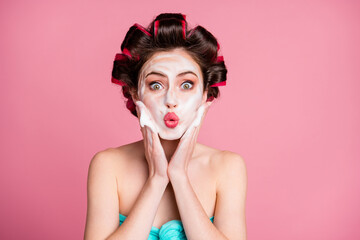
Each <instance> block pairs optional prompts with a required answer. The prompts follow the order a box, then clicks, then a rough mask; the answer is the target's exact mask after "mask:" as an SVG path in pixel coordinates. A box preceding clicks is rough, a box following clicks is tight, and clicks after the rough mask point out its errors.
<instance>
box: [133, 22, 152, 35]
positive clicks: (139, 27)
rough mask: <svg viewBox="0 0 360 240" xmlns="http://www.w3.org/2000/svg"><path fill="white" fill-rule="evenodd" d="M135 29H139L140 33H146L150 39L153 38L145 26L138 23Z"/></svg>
mask: <svg viewBox="0 0 360 240" xmlns="http://www.w3.org/2000/svg"><path fill="white" fill-rule="evenodd" d="M134 26H135V27H137V28H138V29H139V30H140V31H142V32H143V33H145V34H146V35H148V36H149V37H151V33H149V32H148V31H147V30H146V29H145V28H144V27H143V26H141V25H140V24H138V23H135V24H134Z"/></svg>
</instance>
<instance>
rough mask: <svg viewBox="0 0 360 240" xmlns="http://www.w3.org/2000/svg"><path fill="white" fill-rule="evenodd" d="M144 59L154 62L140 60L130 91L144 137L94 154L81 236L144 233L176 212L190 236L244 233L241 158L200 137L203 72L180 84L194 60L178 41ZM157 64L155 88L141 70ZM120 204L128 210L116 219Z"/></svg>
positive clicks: (205, 106) (206, 105) (204, 105)
mask: <svg viewBox="0 0 360 240" xmlns="http://www.w3.org/2000/svg"><path fill="white" fill-rule="evenodd" d="M149 61H153V62H152V64H154V65H152V64H150V62H148V63H149V65H148V67H149V68H146V66H145V65H146V64H147V63H146V64H145V65H144V68H143V72H142V74H143V78H141V79H139V80H140V81H139V86H140V87H139V91H138V93H137V94H136V95H138V96H139V98H138V99H136V98H135V97H136V95H133V99H134V100H136V101H135V104H136V110H137V114H138V116H139V122H140V126H141V132H142V135H143V140H141V141H139V142H135V143H131V144H128V145H124V146H121V147H119V148H116V149H108V150H105V151H103V152H101V153H99V154H97V155H96V156H95V157H94V159H93V160H92V163H91V166H90V168H89V180H88V199H89V204H88V215H87V216H88V217H87V225H86V231H85V239H86V240H88V239H89V240H90V239H105V238H106V239H109V240H112V239H146V238H147V237H148V234H149V231H150V227H151V226H155V227H157V228H160V227H161V226H163V224H165V223H167V222H169V221H171V220H173V219H181V221H182V224H183V226H184V230H185V232H186V236H187V238H188V239H217V240H219V239H241V240H246V225H245V197H246V182H247V180H246V168H245V164H244V161H243V160H242V159H241V157H240V156H239V155H237V154H235V153H231V152H228V151H220V150H217V149H214V148H211V147H208V146H205V145H202V144H199V143H197V136H198V133H199V130H200V128H201V124H202V121H203V120H204V117H205V115H206V113H207V111H208V110H209V107H210V104H211V102H206V96H207V93H206V91H205V92H204V91H203V88H202V76H199V75H197V76H199V77H198V79H196V78H195V77H194V79H193V80H194V81H196V80H198V82H197V84H194V85H193V87H194V88H192V90H191V91H189V90H186V91H185V90H184V89H182V88H181V86H182V84H183V82H185V81H186V80H188V78H189V77H188V75H180V76H179V73H182V72H183V71H185V70H186V71H187V70H189V69H188V68H189V67H190V65H191V64H192V70H194V71H196V69H197V68H198V65H197V64H196V62H194V61H193V60H192V59H191V57H190V56H189V55H188V54H187V53H186V52H184V51H182V50H179V49H177V50H174V51H171V52H159V53H157V54H156V55H154V56H153V58H151V59H149ZM187 61H189V62H187ZM190 63H191V64H190ZM154 66H157V70H162V71H163V72H162V73H165V74H163V76H161V75H160V76H159V75H158V74H154V75H156V79H157V81H159V82H161V84H163V86H164V88H157V90H159V91H151V90H150V89H148V88H147V87H146V86H149V85H147V84H146V83H147V82H146V80H147V79H146V71H150V72H151V71H152V70H151V68H153V70H154V69H155V68H154ZM198 70H199V68H198ZM172 71H174V72H172ZM194 73H195V72H194ZM198 73H199V72H198ZM195 74H196V73H195ZM149 76H150V75H149ZM191 76H193V74H191ZM174 96H175V97H176V98H175V97H174ZM189 99H191V101H192V104H190V105H187V101H189ZM168 111H173V112H175V113H176V114H177V115H178V116H179V118H180V121H181V122H180V121H179V124H178V126H176V127H175V128H174V129H170V128H167V127H166V125H165V124H164V121H163V117H164V115H165V114H166V113H167V112H168ZM162 124H163V125H162ZM144 156H145V157H144ZM104 186H107V187H104ZM114 189H116V191H114ZM119 212H120V213H122V214H123V215H125V216H127V218H126V221H125V222H124V223H123V225H121V227H119V216H118V213H119ZM145 213H146V214H145ZM211 216H214V217H215V219H214V223H213V224H212V223H211V222H210V220H209V217H211Z"/></svg>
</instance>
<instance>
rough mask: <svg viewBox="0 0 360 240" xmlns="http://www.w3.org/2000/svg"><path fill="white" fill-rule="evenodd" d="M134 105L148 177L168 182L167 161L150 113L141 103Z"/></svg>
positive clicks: (137, 102)
mask: <svg viewBox="0 0 360 240" xmlns="http://www.w3.org/2000/svg"><path fill="white" fill-rule="evenodd" d="M135 105H136V111H137V114H138V116H139V121H140V126H141V133H142V135H143V138H144V148H145V158H146V161H147V163H148V166H149V177H153V176H155V177H160V178H163V179H165V180H167V181H169V177H168V175H167V168H168V161H167V159H166V156H165V152H164V149H163V147H162V145H161V142H160V139H159V135H158V130H157V128H156V125H155V124H154V121H153V118H152V116H151V113H150V111H149V110H148V109H147V108H146V106H145V105H144V103H143V102H141V101H136V102H135Z"/></svg>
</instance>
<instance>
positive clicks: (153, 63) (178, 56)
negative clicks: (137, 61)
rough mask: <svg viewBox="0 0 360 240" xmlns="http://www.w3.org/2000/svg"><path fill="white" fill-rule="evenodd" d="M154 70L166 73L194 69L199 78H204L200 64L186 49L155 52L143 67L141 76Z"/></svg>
mask: <svg viewBox="0 0 360 240" xmlns="http://www.w3.org/2000/svg"><path fill="white" fill-rule="evenodd" d="M154 70H158V71H162V72H163V73H165V74H178V73H181V72H184V71H193V72H194V73H195V74H196V75H197V76H198V77H199V79H202V73H201V69H200V66H199V65H198V64H197V63H196V62H195V60H194V59H193V58H192V57H191V56H190V55H189V54H188V53H187V52H186V51H185V50H181V49H174V50H172V51H161V52H157V53H155V54H154V55H153V56H152V57H151V58H150V59H149V60H148V61H147V62H146V63H145V64H144V65H143V67H142V68H141V71H140V77H141V78H143V77H144V76H145V75H146V74H147V73H149V72H150V71H154Z"/></svg>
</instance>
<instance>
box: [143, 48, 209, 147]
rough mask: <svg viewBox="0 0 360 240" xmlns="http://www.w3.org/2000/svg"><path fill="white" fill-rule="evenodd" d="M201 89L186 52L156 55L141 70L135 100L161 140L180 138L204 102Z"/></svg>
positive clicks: (196, 70)
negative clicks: (148, 114)
mask: <svg viewBox="0 0 360 240" xmlns="http://www.w3.org/2000/svg"><path fill="white" fill-rule="evenodd" d="M203 89H204V84H203V76H202V72H201V69H200V67H199V65H198V64H197V63H196V62H195V61H194V60H193V59H192V57H191V56H190V55H189V54H188V53H187V52H186V51H185V50H181V49H175V50H172V51H167V52H158V53H155V54H154V55H153V56H152V57H151V58H150V59H149V60H148V61H147V62H146V63H145V64H144V65H143V67H142V68H141V70H140V74H139V85H138V98H139V100H140V101H142V102H143V103H144V105H145V106H146V107H147V108H148V109H149V111H150V113H151V115H152V118H153V120H154V122H155V125H156V127H157V130H158V133H159V136H160V137H161V138H162V139H166V140H174V139H179V138H181V136H182V135H183V134H184V132H185V131H186V130H187V129H188V127H189V126H190V124H191V123H192V122H193V121H194V119H195V116H196V111H197V109H198V108H199V107H200V105H201V104H202V103H204V102H205V101H206V97H207V92H204V91H203ZM168 113H175V114H176V116H175V115H174V114H168Z"/></svg>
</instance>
